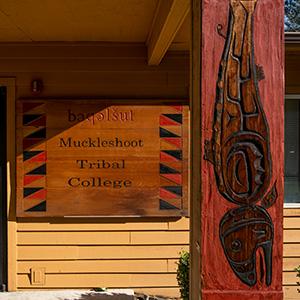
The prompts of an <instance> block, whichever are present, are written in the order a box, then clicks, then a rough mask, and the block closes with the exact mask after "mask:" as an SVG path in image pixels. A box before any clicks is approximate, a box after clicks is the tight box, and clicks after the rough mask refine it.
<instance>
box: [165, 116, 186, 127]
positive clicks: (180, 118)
mask: <svg viewBox="0 0 300 300" xmlns="http://www.w3.org/2000/svg"><path fill="white" fill-rule="evenodd" d="M163 116H165V117H167V118H169V119H171V120H172V121H174V122H176V123H179V124H178V125H180V124H182V114H163Z"/></svg>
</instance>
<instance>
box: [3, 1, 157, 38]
mask: <svg viewBox="0 0 300 300" xmlns="http://www.w3.org/2000/svg"><path fill="white" fill-rule="evenodd" d="M157 2H158V0H22V1H20V0H9V1H1V2H0V42H31V41H36V42H45V41H64V42H70V41H73V42H77V41H79V42H81V41H90V42H93V41H102V42H145V41H146V39H147V35H148V32H149V28H150V27H151V23H152V20H153V16H154V13H155V9H156V6H157Z"/></svg>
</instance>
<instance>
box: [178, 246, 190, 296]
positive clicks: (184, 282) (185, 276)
mask: <svg viewBox="0 0 300 300" xmlns="http://www.w3.org/2000/svg"><path fill="white" fill-rule="evenodd" d="M177 265H178V267H177V282H178V285H179V288H180V294H181V298H182V299H183V300H188V299H189V271H190V254H189V252H187V251H182V252H180V257H179V261H178V263H177Z"/></svg>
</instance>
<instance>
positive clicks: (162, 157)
mask: <svg viewBox="0 0 300 300" xmlns="http://www.w3.org/2000/svg"><path fill="white" fill-rule="evenodd" d="M160 161H164V162H178V161H179V160H178V159H177V158H176V157H174V156H172V155H169V154H167V153H165V152H162V151H161V152H160Z"/></svg>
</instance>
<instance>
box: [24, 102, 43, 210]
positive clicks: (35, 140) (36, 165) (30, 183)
mask: <svg viewBox="0 0 300 300" xmlns="http://www.w3.org/2000/svg"><path fill="white" fill-rule="evenodd" d="M43 105H44V103H43V102H23V104H22V109H23V120H22V124H23V129H24V130H23V132H24V136H23V165H24V168H23V169H24V170H26V171H24V174H23V201H24V202H23V207H24V209H25V211H26V212H45V211H46V208H47V207H46V199H47V190H46V173H47V166H46V162H47V153H46V149H43V147H44V146H43V143H42V142H43V141H44V140H45V139H46V114H45V113H44V111H43Z"/></svg>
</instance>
